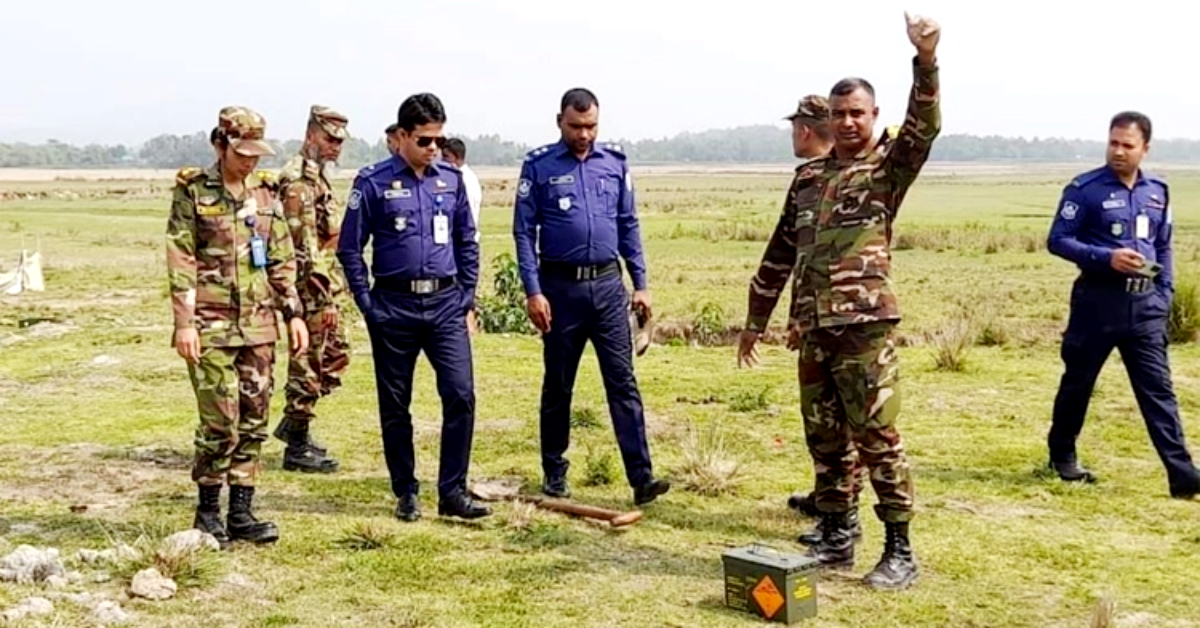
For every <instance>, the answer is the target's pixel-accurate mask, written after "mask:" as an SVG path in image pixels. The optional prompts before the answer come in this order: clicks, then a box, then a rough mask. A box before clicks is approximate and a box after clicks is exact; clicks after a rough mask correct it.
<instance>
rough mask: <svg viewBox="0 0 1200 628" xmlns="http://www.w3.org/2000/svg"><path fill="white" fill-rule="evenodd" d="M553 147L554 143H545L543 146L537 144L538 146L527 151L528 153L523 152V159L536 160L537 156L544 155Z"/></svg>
mask: <svg viewBox="0 0 1200 628" xmlns="http://www.w3.org/2000/svg"><path fill="white" fill-rule="evenodd" d="M553 147H554V144H546V145H545V146H539V147H537V148H535V149H533V150H531V151H529V152H528V153H525V161H536V160H538V159H539V158H541V157H542V156H543V155H545V154H546V153H549V152H550V149H551V148H553Z"/></svg>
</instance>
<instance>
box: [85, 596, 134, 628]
mask: <svg viewBox="0 0 1200 628" xmlns="http://www.w3.org/2000/svg"><path fill="white" fill-rule="evenodd" d="M92 617H93V618H95V620H96V622H97V623H99V624H100V625H101V626H108V625H111V624H123V623H125V622H127V621H129V613H127V612H125V609H123V608H121V605H120V604H117V603H116V602H113V601H104V602H100V603H99V604H96V606H95V607H93V608H92Z"/></svg>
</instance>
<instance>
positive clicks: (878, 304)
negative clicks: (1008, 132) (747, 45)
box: [790, 15, 941, 589]
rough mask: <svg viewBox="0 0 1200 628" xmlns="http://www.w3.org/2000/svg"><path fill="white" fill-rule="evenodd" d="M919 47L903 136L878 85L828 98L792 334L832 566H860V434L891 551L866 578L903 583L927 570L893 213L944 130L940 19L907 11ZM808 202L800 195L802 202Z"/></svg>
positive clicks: (803, 219) (873, 582)
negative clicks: (911, 527)
mask: <svg viewBox="0 0 1200 628" xmlns="http://www.w3.org/2000/svg"><path fill="white" fill-rule="evenodd" d="M905 17H906V19H907V20H908V36H909V39H910V40H911V41H912V43H913V45H914V46H915V47H916V49H917V54H916V58H915V59H914V60H913V86H912V90H911V92H910V93H909V100H908V110H907V113H906V115H905V120H904V124H903V125H902V126H901V128H900V131H899V133H898V135H897V137H896V138H895V140H893V141H890V142H885V143H880V142H877V141H875V138H874V123H875V117H876V116H877V115H878V107H876V106H875V95H874V90H873V88H872V87H871V85H870V84H869V83H867V82H866V81H864V80H862V79H844V80H842V81H839V82H838V84H836V85H834V87H833V89H832V90H831V94H830V98H829V109H830V128H831V130H832V131H833V133H834V150H833V152H832V153H831V154H829V155H827V156H825V157H823V158H820V159H816V160H813V161H812V162H810V163H809V164H808V165H807V166H806V167H805V171H804V172H802V173H800V177H801V178H804V179H810V180H811V187H807V188H805V189H806V190H811V191H808V192H807V194H811V195H813V196H814V199H813V200H809V201H807V202H810V203H812V204H814V205H815V211H814V212H811V213H810V214H806V215H800V214H798V215H797V229H796V231H797V234H798V235H797V256H796V258H797V265H796V269H795V284H794V286H793V290H792V294H793V299H792V312H791V316H790V320H791V321H792V327H791V336H792V337H791V340H790V342H791V343H793V344H796V345H797V346H798V348H799V350H800V363H799V371H800V388H801V399H802V400H803V403H802V406H801V410H802V414H803V417H804V422H805V431H806V434H807V437H808V442H809V448H810V451H811V452H812V453H813V457H814V463H815V465H816V466H817V468H818V470H819V473H818V475H817V490H816V493H817V498H816V505H817V509H818V510H819V511H821V522H820V524H819V525H820V526H821V530H822V534H821V540H820V542H819V543H818V544H817V545H816V546H815V547H814V548H812V549H811V550H810V551H811V553H812V555H814V556H815V557H816V558H817V559H818V560H819V561H820V562H821V564H822V565H823V566H825V567H831V568H848V567H851V566H853V564H854V539H853V533H852V526H851V522H850V520H849V516H848V513H849V510H850V508H851V504H852V502H853V499H854V487H853V478H854V472H853V466H852V460H851V458H850V457H849V456H848V455H847V451H848V449H849V447H850V445H849V444H848V443H851V442H852V443H853V447H854V448H856V449H857V451H858V456H859V458H860V459H861V461H862V463H863V464H864V465H866V467H867V468H868V469H869V473H870V479H871V485H872V487H873V488H874V490H875V494H876V496H877V497H878V498H879V504H878V505H877V506H876V507H875V512H876V515H877V516H878V517H879V518H880V519H881V520H882V521H883V522H884V525H885V527H886V529H887V540H886V542H885V545H884V551H883V556H882V558H881V559H880V560H879V562H878V563H877V564H876V566H875V568H874V569H873V570H872V571H871V573H869V574H867V576H866V578H865V579H864V582H865V583H866V584H867V585H868V586H871V587H873V588H880V589H900V588H906V587H908V586H910V585H911V584H912V583H913V582H915V581H916V579H917V577H918V566H917V562H916V559H915V557H914V555H913V551H912V546H911V544H910V543H909V538H908V522H909V520H910V519H911V518H912V515H913V482H912V477H911V475H910V470H909V464H908V460H907V458H906V456H905V453H904V446H903V443H902V441H901V438H900V434H899V432H898V431H897V429H896V417H897V414H898V413H899V411H900V397H899V389H898V387H897V386H898V381H897V380H898V378H899V367H898V363H897V356H896V347H895V341H894V327H895V325H896V323H897V322H898V321H899V320H900V313H899V309H898V306H897V301H896V295H895V293H894V291H893V287H892V280H891V278H890V276H889V275H890V267H891V253H890V243H891V236H892V222H893V221H894V220H895V218H896V214H897V211H898V210H899V208H900V205H901V203H902V201H903V199H904V197H905V195H906V193H907V192H908V189H909V187H910V186H911V185H912V184H913V182H914V181H915V180H916V178H917V175H918V173H919V172H920V170H921V168H922V167H923V166H924V164H925V161H926V160H927V159H928V157H929V151H930V149H931V147H932V145H933V140H934V138H935V137H937V135H938V133H939V131H940V129H941V110H940V107H939V104H938V102H939V91H938V90H939V86H938V70H937V61H936V50H937V42H938V38H939V36H940V28H939V27H938V25H937V24H936V23H935V22H933V21H932V20H928V19H925V18H913V17H909V16H907V15H906V16H905ZM803 202H805V201H804V200H801V199H798V200H797V203H798V204H799V203H803Z"/></svg>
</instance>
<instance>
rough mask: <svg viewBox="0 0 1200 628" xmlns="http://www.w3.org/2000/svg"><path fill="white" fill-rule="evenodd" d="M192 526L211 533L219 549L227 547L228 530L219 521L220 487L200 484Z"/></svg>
mask: <svg viewBox="0 0 1200 628" xmlns="http://www.w3.org/2000/svg"><path fill="white" fill-rule="evenodd" d="M192 527H193V528H196V529H197V530H199V531H201V532H207V533H209V534H211V535H213V538H215V539H216V540H217V543H218V544H220V546H221V549H228V548H229V532H227V531H226V530H225V524H223V523H221V487H220V485H218V486H204V485H200V504H199V505H197V506H196V518H195V519H194V520H192Z"/></svg>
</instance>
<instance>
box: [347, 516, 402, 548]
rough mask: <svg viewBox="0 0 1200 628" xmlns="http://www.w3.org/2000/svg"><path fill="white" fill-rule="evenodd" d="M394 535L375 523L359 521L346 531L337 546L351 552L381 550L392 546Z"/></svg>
mask: <svg viewBox="0 0 1200 628" xmlns="http://www.w3.org/2000/svg"><path fill="white" fill-rule="evenodd" d="M394 538H395V533H394V532H393V531H392V530H391V529H390V528H388V527H386V526H384V525H383V524H381V523H379V522H377V521H359V522H358V523H355V524H354V525H353V526H351V527H350V528H349V529H347V530H346V533H345V535H343V536H342V538H340V539H338V542H337V544H338V545H340V546H342V547H344V548H346V549H352V550H360V551H362V550H374V549H383V548H385V547H388V546H390V545H391V544H392V540H393V539H394Z"/></svg>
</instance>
